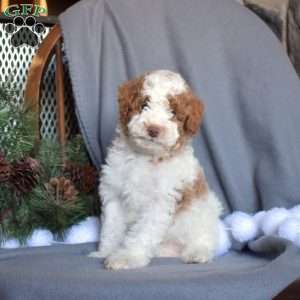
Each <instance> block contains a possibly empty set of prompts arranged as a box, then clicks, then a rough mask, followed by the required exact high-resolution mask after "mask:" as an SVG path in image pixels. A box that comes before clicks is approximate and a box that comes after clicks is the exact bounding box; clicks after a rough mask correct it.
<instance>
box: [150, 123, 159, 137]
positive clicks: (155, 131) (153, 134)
mask: <svg viewBox="0 0 300 300" xmlns="http://www.w3.org/2000/svg"><path fill="white" fill-rule="evenodd" d="M161 131H162V128H161V127H159V126H157V125H150V126H148V128H147V133H148V135H149V136H150V137H151V138H157V137H158V136H159V135H160V134H161Z"/></svg>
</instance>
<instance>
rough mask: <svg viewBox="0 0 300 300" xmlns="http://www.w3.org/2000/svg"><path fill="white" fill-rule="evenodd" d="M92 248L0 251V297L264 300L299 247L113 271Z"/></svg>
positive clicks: (279, 243) (264, 247) (291, 269)
mask: <svg viewBox="0 0 300 300" xmlns="http://www.w3.org/2000/svg"><path fill="white" fill-rule="evenodd" d="M95 246H96V245H95V244H83V245H76V246H52V247H44V248H36V249H18V250H10V251H7V250H0V299H1V300H96V299H97V300H135V299H136V300H177V299H178V300H185V299H186V300H223V299H224V300H227V299H228V300H229V299H230V300H244V299H245V300H246V299H252V300H254V299H255V300H261V299H264V300H270V299H271V298H272V296H273V295H275V294H276V293H278V292H279V291H280V290H281V289H283V288H284V287H285V286H286V285H288V283H290V282H291V281H292V280H293V279H295V277H296V275H297V274H298V275H299V262H298V263H296V261H295V257H297V256H298V257H299V249H297V248H296V247H295V246H293V245H291V244H290V243H289V242H287V241H283V240H277V239H273V238H268V239H265V240H261V241H257V242H255V243H253V244H251V249H252V250H253V251H255V252H256V253H255V254H254V252H252V251H245V252H244V253H243V255H241V254H240V253H238V252H231V253H229V254H228V255H226V256H224V257H222V258H218V259H216V260H215V261H214V262H212V263H209V264H202V265H191V264H184V263H182V262H181V261H180V260H179V259H175V258H156V259H154V260H153V262H152V263H151V265H150V266H148V267H146V268H143V269H141V270H130V271H128V270H127V271H119V272H113V271H107V270H104V269H103V267H102V261H100V260H99V259H95V258H89V257H87V255H88V253H89V252H90V251H93V250H95ZM257 251H258V252H257ZM298 259H299V258H298Z"/></svg>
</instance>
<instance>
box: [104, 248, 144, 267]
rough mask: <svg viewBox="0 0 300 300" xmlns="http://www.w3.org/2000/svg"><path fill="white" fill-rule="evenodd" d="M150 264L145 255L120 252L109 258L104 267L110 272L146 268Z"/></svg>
mask: <svg viewBox="0 0 300 300" xmlns="http://www.w3.org/2000/svg"><path fill="white" fill-rule="evenodd" d="M148 263H149V260H148V259H147V257H146V256H144V255H141V254H135V253H131V252H123V251H119V252H116V253H114V254H112V255H110V256H109V257H107V258H106V259H105V261H104V266H105V268H106V269H108V270H125V269H134V268H140V267H144V266H146V265H147V264H148Z"/></svg>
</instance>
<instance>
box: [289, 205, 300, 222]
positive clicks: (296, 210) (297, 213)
mask: <svg viewBox="0 0 300 300" xmlns="http://www.w3.org/2000/svg"><path fill="white" fill-rule="evenodd" d="M290 213H291V215H292V216H294V217H296V218H299V219H300V205H296V206H294V207H293V208H291V209H290Z"/></svg>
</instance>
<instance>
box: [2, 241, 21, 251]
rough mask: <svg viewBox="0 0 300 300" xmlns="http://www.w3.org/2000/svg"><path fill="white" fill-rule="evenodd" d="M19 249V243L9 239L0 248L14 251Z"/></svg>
mask: <svg viewBox="0 0 300 300" xmlns="http://www.w3.org/2000/svg"><path fill="white" fill-rule="evenodd" d="M19 247H20V242H19V241H18V240H16V239H10V240H7V241H6V242H4V244H3V245H2V246H1V248H3V249H15V248H19Z"/></svg>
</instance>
